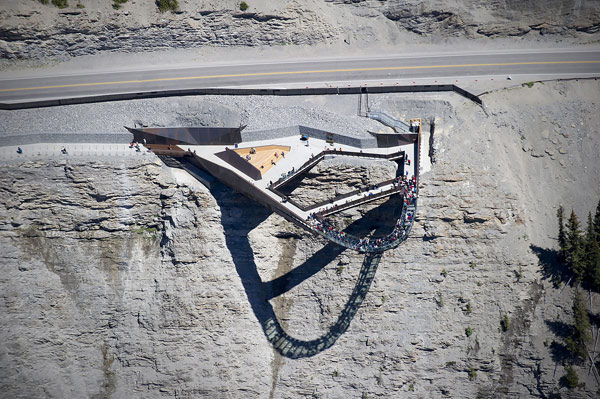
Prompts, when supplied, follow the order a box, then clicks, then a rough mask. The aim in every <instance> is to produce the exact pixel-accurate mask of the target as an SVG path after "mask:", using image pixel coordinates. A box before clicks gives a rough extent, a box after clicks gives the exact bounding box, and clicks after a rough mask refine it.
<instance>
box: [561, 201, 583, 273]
mask: <svg viewBox="0 0 600 399" xmlns="http://www.w3.org/2000/svg"><path fill="white" fill-rule="evenodd" d="M582 244H583V243H582V238H581V230H580V229H579V219H577V215H576V214H575V212H574V211H573V210H571V216H569V220H568V222H567V231H566V245H565V261H566V264H567V267H568V268H569V270H570V271H571V272H572V273H573V274H574V275H575V279H576V280H577V281H581V280H582V279H583V277H584V276H585V264H584V259H583V248H582Z"/></svg>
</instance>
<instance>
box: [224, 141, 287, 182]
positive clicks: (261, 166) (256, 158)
mask: <svg viewBox="0 0 600 399" xmlns="http://www.w3.org/2000/svg"><path fill="white" fill-rule="evenodd" d="M252 148H254V149H255V150H256V152H255V153H254V154H251V151H252ZM290 149H291V147H290V146H285V145H265V146H257V147H247V148H236V149H235V150H233V151H235V152H236V153H237V154H239V155H240V156H241V157H242V158H244V159H246V156H250V160H249V162H250V164H252V166H254V167H255V168H256V169H258V170H259V171H260V173H261V175H264V174H265V173H267V172H268V171H269V169H271V168H272V167H273V163H271V161H273V162H274V163H275V164H277V162H279V161H280V160H282V159H283V156H282V155H281V153H282V152H283V153H284V155H287V154H288V153H289V152H290ZM275 154H277V155H275Z"/></svg>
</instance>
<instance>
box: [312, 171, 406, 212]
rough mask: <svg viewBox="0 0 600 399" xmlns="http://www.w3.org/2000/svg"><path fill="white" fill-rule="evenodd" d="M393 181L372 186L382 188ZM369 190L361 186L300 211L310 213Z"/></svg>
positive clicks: (367, 187)
mask: <svg viewBox="0 0 600 399" xmlns="http://www.w3.org/2000/svg"><path fill="white" fill-rule="evenodd" d="M394 181H396V179H390V180H385V181H382V182H379V183H377V184H374V186H377V187H383V186H387V185H388V184H391V183H393V182H394ZM369 190H370V189H369V186H363V187H361V188H359V189H358V190H353V191H349V192H347V193H345V194H340V195H338V196H336V197H333V198H331V199H329V200H325V201H321V202H317V203H316V204H313V205H311V206H307V207H306V208H302V210H303V211H312V210H313V209H317V208H320V207H322V206H324V205H327V204H331V203H334V202H338V201H341V200H343V199H344V198H349V197H352V196H354V195H356V194H360V193H361V192H365V191H369Z"/></svg>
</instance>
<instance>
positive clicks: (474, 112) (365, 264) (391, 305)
mask: <svg viewBox="0 0 600 399" xmlns="http://www.w3.org/2000/svg"><path fill="white" fill-rule="evenodd" d="M598 89H599V88H598V85H597V83H590V82H587V83H558V84H548V85H543V86H534V87H533V88H531V89H530V88H527V87H522V88H519V89H514V90H515V91H514V92H512V91H502V92H496V93H492V94H490V95H488V96H486V98H485V100H486V103H487V106H488V109H489V111H490V117H489V118H486V117H485V115H484V114H483V112H482V111H481V109H479V108H478V107H477V106H475V105H474V104H471V103H468V102H467V103H463V102H462V100H460V101H458V102H454V101H452V102H442V103H439V102H438V103H435V104H436V107H437V109H442V110H445V111H444V112H443V115H442V116H441V117H440V119H439V120H438V121H437V123H436V132H435V135H434V144H433V145H434V147H435V150H436V162H435V163H434V165H433V169H432V171H431V172H429V173H427V174H426V175H424V176H423V177H422V186H421V199H420V202H419V212H418V214H417V222H416V224H415V227H414V229H413V231H412V233H411V236H410V238H409V239H408V240H407V241H406V242H405V243H404V244H403V245H401V246H400V247H399V248H398V249H396V250H394V251H391V252H387V253H385V254H384V255H383V257H382V258H381V259H380V260H379V259H370V258H365V256H364V255H360V254H356V253H353V252H350V251H344V252H342V251H341V249H340V248H338V247H336V246H334V245H332V244H328V243H327V242H324V241H322V240H321V239H319V238H315V237H312V236H307V235H306V233H305V232H303V231H301V230H298V229H297V228H296V227H294V226H293V225H291V224H290V223H288V222H286V221H285V220H283V219H282V218H280V217H278V216H276V215H272V214H270V213H269V212H268V211H267V210H266V209H264V208H262V207H261V206H259V205H257V204H254V203H252V202H249V201H248V200H247V199H246V198H244V197H243V196H241V195H238V194H236V193H235V192H234V191H232V190H231V189H229V188H226V187H223V186H217V187H216V188H215V189H213V190H211V191H208V190H206V189H205V188H203V187H202V186H199V185H197V184H192V183H191V182H190V181H189V179H185V178H184V176H182V174H181V173H180V172H178V171H171V170H168V169H166V168H165V167H163V166H161V165H160V163H158V162H156V161H153V160H146V161H133V160H130V161H126V160H119V161H116V160H113V161H110V162H109V161H106V160H103V159H95V160H94V159H92V160H89V161H85V162H82V161H75V160H69V161H52V162H35V163H33V162H24V163H21V164H11V165H4V166H3V171H4V173H3V174H2V175H1V176H0V189H1V190H2V192H3V195H2V196H0V215H1V216H2V217H0V223H1V224H0V248H1V251H0V253H2V262H1V263H0V267H1V268H2V274H1V275H2V277H0V292H1V293H2V294H1V295H0V307H1V308H2V311H1V312H0V337H1V339H0V353H2V356H1V357H0V375H1V376H2V378H0V389H1V391H2V392H4V393H5V394H6V395H8V396H11V397H127V396H143V397H164V396H178V397H211V398H222V397H223V398H224V397H244V398H246V397H254V398H263V397H272V398H282V397H304V396H314V397H323V398H337V397H360V396H362V395H363V393H364V394H366V395H367V396H368V397H398V396H403V395H406V396H409V395H415V396H418V397H476V396H480V397H549V396H551V394H553V393H557V392H563V393H565V392H564V388H563V389H562V390H561V391H559V385H558V379H559V378H560V377H561V376H562V374H563V371H562V363H561V362H560V360H557V359H556V358H554V357H553V355H552V352H551V348H549V347H546V346H545V344H544V342H545V339H547V338H548V339H549V340H553V339H556V340H557V341H558V340H560V338H559V337H557V336H555V335H554V332H553V331H552V330H551V325H552V324H551V322H552V321H553V320H556V318H558V317H559V318H560V320H564V321H569V320H570V315H569V309H570V304H569V301H568V298H569V297H570V294H569V290H570V288H567V289H565V290H564V291H560V290H558V289H556V288H553V286H552V284H551V283H550V280H549V276H548V274H547V270H545V269H543V268H541V267H540V265H539V263H538V257H537V256H536V254H535V251H534V250H532V245H533V246H534V247H536V246H538V247H541V248H546V247H547V246H548V243H549V242H551V241H550V240H549V238H548V237H550V236H552V235H554V234H555V232H554V227H553V226H552V225H553V216H552V214H553V211H554V208H553V207H554V206H555V205H556V204H555V203H556V201H555V200H560V201H563V202H565V203H566V204H569V201H570V200H571V199H573V198H587V197H594V196H595V197H596V198H597V197H598V195H600V193H599V192H598V187H599V186H600V185H599V184H598V177H597V176H599V175H600V174H599V173H598V172H599V171H598V168H599V167H600V165H598V163H597V159H598V154H597V151H598V148H599V146H598V139H599V138H598V135H597V133H596V132H597V131H598V127H599V125H598V123H599V122H598V119H597V117H593V116H591V117H589V118H588V117H587V116H586V115H587V114H586V113H585V112H581V113H580V112H578V111H576V110H575V109H573V110H572V111H573V112H572V113H569V115H570V116H564V117H563V116H562V115H561V114H559V113H558V112H557V109H558V108H557V107H562V105H561V104H563V103H564V101H563V99H562V98H561V96H562V94H560V93H564V95H567V96H568V97H569V98H570V99H574V98H579V99H580V104H579V105H580V106H586V105H585V104H586V101H587V100H589V98H588V96H594V95H595V94H594V93H597V92H598ZM508 95H511V96H513V95H514V96H515V97H514V98H516V100H515V103H514V105H510V106H509V105H507V103H506V101H505V100H506V98H505V96H508ZM578 96H579V97H578ZM411 101H414V96H413V97H412V100H411ZM382 103H386V104H388V108H387V110H388V111H389V112H390V113H394V112H397V110H398V109H406V108H405V107H404V105H406V104H404V105H403V104H402V101H401V100H399V99H398V97H391V98H387V99H384V101H382ZM425 103H426V102H424V103H423V104H425ZM394 104H395V105H394ZM533 104H535V107H536V108H534V109H531V107H533ZM587 104H588V105H587V107H593V106H594V105H590V104H589V103H587ZM528 107H529V108H530V109H531V112H532V113H533V114H537V113H539V114H540V115H542V114H543V115H546V118H556V119H557V120H559V121H560V123H561V126H562V124H563V123H564V122H563V120H569V119H568V118H569V117H572V118H574V119H573V120H574V122H573V123H576V122H577V123H579V122H583V125H577V128H573V130H572V131H570V132H569V137H568V138H566V137H564V135H563V136H561V137H562V139H560V140H561V145H563V146H564V148H565V149H566V150H567V152H566V153H565V154H562V153H561V152H558V151H557V152H555V153H554V155H552V156H553V157H555V158H556V159H552V158H551V157H552V156H550V155H548V154H547V153H546V154H547V155H545V156H543V157H535V156H532V154H533V151H532V150H527V151H524V150H523V141H524V140H521V137H520V135H519V131H520V129H522V130H523V134H524V135H526V136H527V140H526V141H527V143H528V145H530V146H531V147H532V148H535V149H536V151H537V149H538V147H542V148H546V147H545V146H546V145H548V146H549V145H550V144H547V143H546V141H548V143H552V142H551V140H552V139H553V138H555V137H554V136H555V133H556V139H557V140H558V139H559V137H558V135H559V134H560V132H562V131H560V130H559V131H556V132H554V131H552V133H549V135H548V138H543V136H541V135H540V134H537V133H536V132H538V131H539V130H537V131H536V130H533V127H534V125H533V123H534V122H532V121H531V120H530V119H529V118H525V119H524V118H523V116H524V115H525V112H526V111H527V109H528ZM585 109H587V108H585ZM585 109H584V110H585ZM569 110H570V109H569ZM566 111H568V110H565V112H566ZM519 112H523V114H519ZM509 114H510V115H513V116H512V117H511V118H508V115H509ZM457 115H460V117H458V116H457ZM527 115H528V116H529V117H530V116H531V115H532V114H531V113H530V114H527ZM550 115H554V116H552V117H551V116H550ZM540 118H541V116H540ZM505 124H507V125H505ZM567 126H570V124H569V125H567ZM578 146H581V149H580V150H578V148H579V147H578ZM548 148H550V147H548ZM590 151H591V152H590ZM594 151H595V152H594ZM560 160H563V162H565V165H566V166H565V167H562V166H561V164H560ZM546 166H547V168H546ZM331 167H332V168H336V170H338V172H341V170H342V169H343V168H345V166H343V165H341V166H339V165H338V166H336V165H331ZM522 168H527V170H528V173H520V174H519V173H518V172H519V171H521V170H523V169H522ZM581 168H587V169H581ZM582 170H587V171H588V172H590V176H587V175H584V174H583V171H582ZM571 171H572V173H573V174H572V175H570V174H569V175H568V176H572V179H570V180H569V181H565V177H564V176H566V175H565V174H568V173H571ZM336 176H337V174H336ZM339 176H340V177H339V179H342V178H343V176H342V175H341V173H340V174H339ZM540 181H541V182H551V183H552V184H551V186H552V187H551V188H548V192H549V193H553V195H554V197H552V198H546V197H542V196H541V195H542V194H544V193H545V191H543V190H544V188H543V187H540V186H550V184H548V183H544V184H540ZM594 182H595V183H596V184H593V183H594ZM312 183H313V184H315V185H317V186H319V185H323V184H325V185H331V184H332V181H325V182H323V181H322V180H320V179H319V177H318V176H315V178H313V179H312ZM333 183H336V182H333ZM534 185H535V187H534ZM565 193H566V194H565ZM530 196H531V197H530ZM532 199H539V200H540V202H537V201H533V202H532ZM396 208H397V204H394V203H393V202H392V201H389V202H385V203H384V204H382V205H381V206H380V207H379V208H377V210H376V211H375V212H365V214H364V219H363V223H365V224H368V222H369V220H371V221H372V220H377V218H381V217H382V215H385V214H388V215H389V214H391V213H392V212H393V211H394V209H396ZM548 215H550V216H548ZM545 219H549V221H548V222H547V223H548V224H545V222H543V220H545ZM359 227H360V226H358V227H357V228H359ZM596 299H597V298H596ZM505 315H506V316H508V317H509V320H510V327H509V328H508V330H507V331H503V330H502V328H501V326H500V320H501V319H502V318H503V317H504V316H505ZM580 378H581V379H582V380H583V379H586V375H585V372H583V371H581V372H580ZM586 383H587V387H588V391H589V393H586V391H584V390H580V391H576V392H575V393H573V395H579V396H581V397H593V395H592V394H591V392H594V391H595V388H593V387H594V386H595V385H594V384H595V382H594V381H593V380H592V379H589V378H588V379H587V380H586Z"/></svg>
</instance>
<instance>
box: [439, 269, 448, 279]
mask: <svg viewBox="0 0 600 399" xmlns="http://www.w3.org/2000/svg"><path fill="white" fill-rule="evenodd" d="M441 274H442V276H444V278H446V277H448V272H447V271H446V269H442V273H441Z"/></svg>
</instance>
